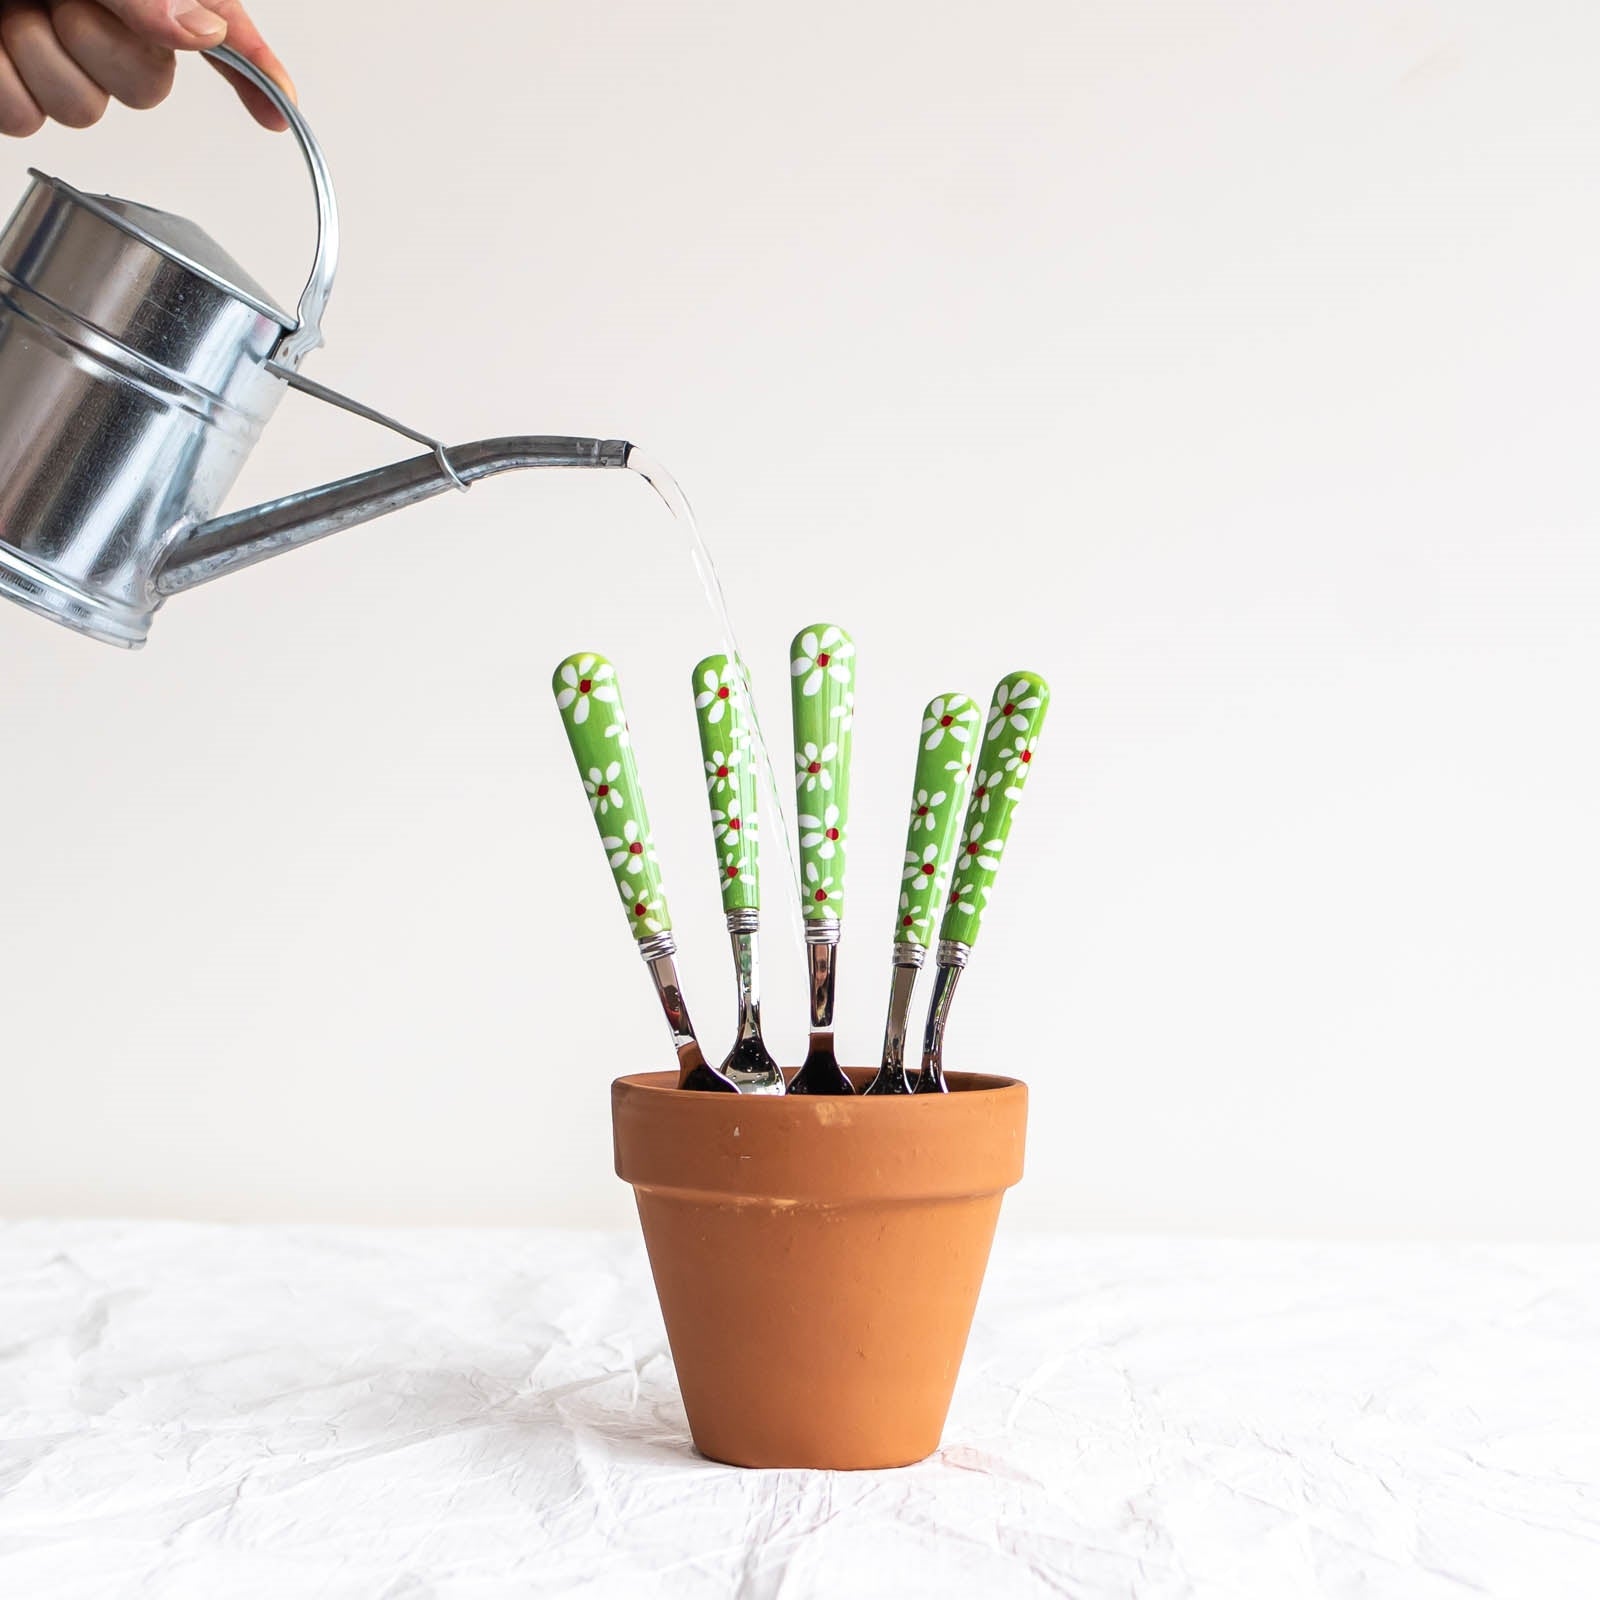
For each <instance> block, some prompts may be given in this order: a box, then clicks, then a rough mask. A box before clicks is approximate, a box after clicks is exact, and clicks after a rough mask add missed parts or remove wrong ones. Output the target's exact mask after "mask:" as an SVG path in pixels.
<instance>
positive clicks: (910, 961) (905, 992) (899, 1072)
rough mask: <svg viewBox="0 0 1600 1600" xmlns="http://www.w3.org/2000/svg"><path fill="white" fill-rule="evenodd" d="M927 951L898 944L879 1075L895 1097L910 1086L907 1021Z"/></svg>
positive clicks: (891, 980) (919, 947) (914, 946)
mask: <svg viewBox="0 0 1600 1600" xmlns="http://www.w3.org/2000/svg"><path fill="white" fill-rule="evenodd" d="M922 957H923V950H922V946H921V945H919V944H897V945H896V946H895V947H894V967H893V972H892V976H891V979H890V988H889V1019H888V1021H887V1022H886V1023H885V1024H884V1029H883V1061H882V1064H881V1065H880V1067H879V1069H878V1070H879V1073H880V1075H881V1076H882V1077H883V1079H884V1080H885V1082H886V1083H887V1084H890V1085H892V1088H891V1091H890V1092H892V1093H903V1092H904V1091H905V1090H906V1089H907V1088H909V1087H910V1086H909V1084H907V1083H906V1081H905V1076H906V1019H907V1018H908V1017H909V1016H910V1013H911V996H912V994H913V993H914V992H915V990H916V987H917V973H918V972H919V971H920V970H921V967H922Z"/></svg>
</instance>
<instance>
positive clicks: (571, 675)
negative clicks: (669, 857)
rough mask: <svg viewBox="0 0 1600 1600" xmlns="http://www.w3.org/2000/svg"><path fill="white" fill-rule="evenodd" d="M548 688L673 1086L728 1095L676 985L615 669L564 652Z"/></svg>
mask: <svg viewBox="0 0 1600 1600" xmlns="http://www.w3.org/2000/svg"><path fill="white" fill-rule="evenodd" d="M550 686H551V688H552V689H553V690H554V691H555V697H556V706H557V708H558V709H559V710H560V712H561V722H562V726H563V727H565V728H566V730H567V743H568V744H570V745H571V746H572V754H573V758H574V759H575V760H576V761H577V763H578V774H579V776H580V777H581V778H582V779H583V787H584V788H585V790H587V791H588V795H589V809H590V811H591V812H593V813H594V820H595V826H596V827H597V828H599V830H600V843H601V845H602V846H604V848H605V852H606V857H607V859H608V861H609V862H610V865H611V871H612V874H613V876H614V878H615V880H616V885H617V892H618V893H619V894H620V895H621V896H622V904H623V906H624V907H625V908H626V909H627V912H628V923H629V926H630V927H631V928H632V930H633V937H634V939H635V940H636V941H637V943H638V946H639V954H640V955H641V956H642V957H643V958H644V963H645V966H646V967H647V968H648V969H649V972H650V978H651V981H652V982H653V983H654V984H655V986H656V996H657V998H658V999H659V1000H660V1001H661V1009H662V1011H663V1012H664V1013H665V1014H666V1018H667V1026H668V1027H669V1028H670V1029H671V1030H672V1048H673V1049H674V1050H675V1051H676V1052H677V1055H678V1087H679V1088H680V1089H721V1090H724V1091H727V1092H729V1093H732V1092H734V1086H733V1084H732V1083H730V1082H729V1081H728V1079H727V1078H725V1077H724V1076H723V1075H722V1074H721V1073H720V1072H718V1071H716V1070H715V1069H714V1068H712V1067H710V1066H708V1065H707V1064H706V1058H705V1057H704V1056H703V1055H702V1054H701V1053H700V1045H699V1043H698V1041H697V1040H696V1039H695V1036H694V1024H693V1023H692V1022H691V1021H690V1020H689V1008H688V1007H687V1006H686V1005H685V1004H684V1001H683V990H682V988H681V986H680V985H679V983H678V969H677V966H676V964H675V963H674V962H673V959H672V958H673V956H675V955H676V954H677V951H678V945H677V941H676V940H675V939H674V938H673V937H672V917H671V914H670V913H669V912H668V910H667V895H666V890H665V889H664V888H663V887H662V883H661V867H660V864H659V863H658V862H657V860H656V852H655V842H654V840H653V838H652V837H651V833H650V818H649V815H648V813H647V812H646V811H645V808H644V791H643V790H642V789H641V788H640V787H639V768H638V764H637V763H636V762H635V760H634V756H633V747H632V744H631V742H630V740H629V737H628V718H627V714H626V712H624V711H623V709H622V692H621V689H620V688H619V686H618V684H617V672H616V668H615V667H613V666H612V665H611V663H610V662H609V661H607V660H606V658H605V657H604V656H601V655H595V654H593V653H592V652H589V651H584V652H582V653H580V654H578V655H574V656H568V657H567V659H566V660H565V661H563V662H562V663H561V665H560V666H559V667H557V668H556V670H555V676H554V678H553V679H552V681H551V685H550Z"/></svg>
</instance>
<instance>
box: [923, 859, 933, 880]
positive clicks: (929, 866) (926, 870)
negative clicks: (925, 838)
mask: <svg viewBox="0 0 1600 1600" xmlns="http://www.w3.org/2000/svg"><path fill="white" fill-rule="evenodd" d="M922 876H923V877H924V878H931V877H932V876H933V863H932V862H931V861H924V862H923V863H922Z"/></svg>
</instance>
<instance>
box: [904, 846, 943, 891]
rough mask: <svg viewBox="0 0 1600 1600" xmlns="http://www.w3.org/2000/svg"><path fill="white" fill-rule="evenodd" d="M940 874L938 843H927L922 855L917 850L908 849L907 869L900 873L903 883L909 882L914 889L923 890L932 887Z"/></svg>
mask: <svg viewBox="0 0 1600 1600" xmlns="http://www.w3.org/2000/svg"><path fill="white" fill-rule="evenodd" d="M938 876H939V847H938V845H936V844H930V845H925V846H924V847H923V849H922V853H921V854H920V855H919V854H918V853H917V852H916V851H915V850H907V851H906V862H905V871H904V872H902V873H901V874H900V881H901V882H902V883H909V884H911V885H912V887H913V888H914V889H919V890H921V889H926V888H930V887H932V884H933V880H934V879H935V878H937V877H938Z"/></svg>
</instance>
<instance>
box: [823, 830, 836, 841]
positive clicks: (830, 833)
mask: <svg viewBox="0 0 1600 1600" xmlns="http://www.w3.org/2000/svg"><path fill="white" fill-rule="evenodd" d="M825 832H826V834H827V837H828V838H830V839H837V838H838V837H839V830H838V829H837V828H828V829H826V830H825Z"/></svg>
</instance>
